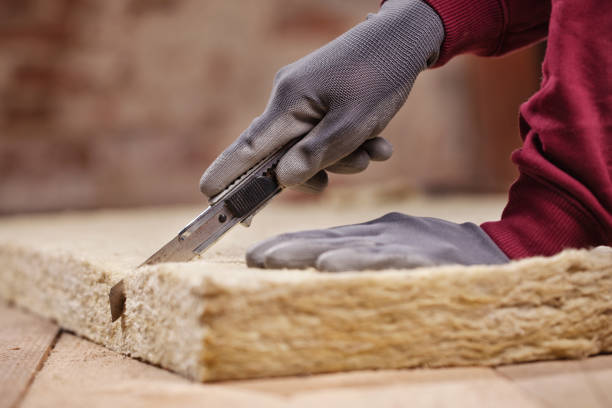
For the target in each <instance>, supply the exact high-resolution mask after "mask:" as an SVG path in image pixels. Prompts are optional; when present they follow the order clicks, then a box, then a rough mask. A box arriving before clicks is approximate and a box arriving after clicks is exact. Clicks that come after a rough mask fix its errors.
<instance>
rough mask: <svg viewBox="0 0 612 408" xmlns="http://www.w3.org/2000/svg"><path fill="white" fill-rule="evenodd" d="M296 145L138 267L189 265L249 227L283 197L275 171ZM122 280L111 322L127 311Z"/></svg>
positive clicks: (258, 168) (241, 181) (215, 200)
mask: <svg viewBox="0 0 612 408" xmlns="http://www.w3.org/2000/svg"><path fill="white" fill-rule="evenodd" d="M294 144H295V141H294V142H291V143H290V144H288V145H286V146H285V147H283V148H282V149H280V150H279V151H277V152H276V153H274V154H272V155H270V156H268V157H267V158H266V159H264V160H262V161H260V162H259V163H258V164H256V165H255V166H254V167H252V168H251V169H250V170H248V171H247V172H246V173H244V174H243V175H241V176H240V177H238V178H237V179H236V180H234V181H233V182H232V183H231V184H230V185H229V186H228V187H227V188H226V189H225V190H223V191H222V192H221V193H219V194H217V195H216V196H214V197H212V198H211V199H210V201H209V206H208V208H206V209H205V210H204V211H203V212H202V213H201V214H200V215H198V216H197V217H196V218H195V219H194V220H193V221H191V222H190V223H189V224H187V226H185V227H184V228H183V229H182V230H181V231H180V232H179V233H178V234H177V236H176V237H174V238H172V240H170V242H168V243H167V244H166V245H164V246H163V247H161V248H160V249H159V250H158V251H157V252H155V253H154V254H153V255H151V256H150V257H149V258H148V259H147V260H146V261H144V262H143V263H142V264H141V265H140V266H139V267H141V266H144V265H154V264H157V263H162V262H186V261H189V260H191V259H193V258H194V257H196V256H197V255H201V254H202V253H204V251H206V250H207V249H208V248H210V247H211V246H212V245H213V244H214V243H215V242H217V241H218V240H219V239H220V238H221V237H222V236H223V235H224V234H225V233H227V232H228V231H229V230H230V229H231V228H232V227H234V226H235V225H237V224H239V223H242V224H243V225H245V226H247V227H248V226H249V225H250V223H251V220H252V219H253V216H254V215H255V214H256V213H257V212H258V211H259V210H261V209H262V208H263V207H264V206H265V205H266V204H267V203H268V201H270V199H272V197H274V196H275V195H277V194H278V193H280V192H281V191H282V189H283V187H282V186H281V185H280V184H279V182H278V180H277V178H276V174H275V169H276V165H277V164H278V162H279V161H280V159H281V157H282V156H283V155H284V154H285V153H286V152H287V151H288V150H289V149H290V148H291V147H292V146H293V145H294ZM124 287H125V286H124V282H123V280H121V281H119V282H118V283H117V284H115V285H114V286H113V287H112V288H111V290H110V294H109V301H110V309H111V319H112V321H113V322H114V321H115V320H117V319H118V318H119V317H120V316H121V315H122V314H123V312H124V311H125V299H126V298H125V290H124Z"/></svg>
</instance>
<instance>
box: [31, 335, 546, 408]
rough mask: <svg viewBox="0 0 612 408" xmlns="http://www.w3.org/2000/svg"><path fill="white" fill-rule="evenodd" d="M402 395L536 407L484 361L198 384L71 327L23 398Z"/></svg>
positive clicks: (88, 401) (364, 402) (250, 400)
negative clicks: (476, 365) (80, 335)
mask: <svg viewBox="0 0 612 408" xmlns="http://www.w3.org/2000/svg"><path fill="white" fill-rule="evenodd" d="M406 401H411V404H413V405H414V406H421V407H438V406H450V405H452V406H456V407H473V406H481V405H485V406H486V405H490V406H493V405H494V406H497V407H516V406H521V407H534V408H535V407H540V406H539V405H538V404H536V403H534V402H533V401H531V400H529V398H527V397H525V395H523V394H522V393H521V392H520V390H518V388H516V387H515V386H514V385H513V384H512V383H510V382H509V381H507V380H505V379H503V378H501V377H499V376H497V375H496V374H495V373H494V372H493V370H491V369H486V368H467V369H448V370H415V371H408V370H404V371H382V372H373V371H372V372H361V373H344V374H333V375H322V376H313V377H294V378H286V379H271V380H259V381H248V382H246V381H239V382H233V383H230V382H228V383H218V384H196V383H192V382H189V381H187V380H185V379H183V378H181V377H179V376H177V375H174V374H172V373H170V372H168V371H165V370H162V369H159V368H156V367H154V366H151V365H147V364H144V363H142V362H139V361H136V360H132V359H129V358H127V357H124V356H122V355H120V354H117V353H115V352H112V351H110V350H107V349H105V348H103V347H101V346H98V345H96V344H94V343H91V342H88V341H86V340H83V339H80V338H78V337H75V336H72V335H69V334H63V335H62V337H61V338H60V340H59V341H58V343H57V345H56V347H55V348H54V350H53V352H52V353H51V355H50V356H49V358H48V359H47V362H46V363H45V366H44V368H43V370H41V372H40V373H39V374H38V375H37V376H36V379H35V381H34V383H33V384H32V386H31V388H30V390H29V392H28V394H27V395H26V398H25V399H24V401H23V405H22V406H23V407H24V408H30V407H42V406H62V407H82V406H85V405H86V406H88V407H98V406H113V405H114V406H130V407H140V406H142V407H144V406H153V407H156V406H164V405H168V404H171V405H172V406H177V407H181V406H195V405H199V406H206V405H208V406H224V407H226V406H229V407H241V406H245V407H259V406H262V407H264V406H265V407H281V406H282V407H284V406H291V407H310V406H313V405H315V404H317V405H333V406H344V405H347V406H348V405H350V406H356V407H371V406H374V405H375V406H377V407H385V406H398V405H401V404H403V403H405V402H406Z"/></svg>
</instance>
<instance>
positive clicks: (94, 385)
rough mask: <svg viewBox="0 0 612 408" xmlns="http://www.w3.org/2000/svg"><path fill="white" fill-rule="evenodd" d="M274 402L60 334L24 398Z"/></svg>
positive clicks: (71, 403)
mask: <svg viewBox="0 0 612 408" xmlns="http://www.w3.org/2000/svg"><path fill="white" fill-rule="evenodd" d="M277 404H278V401H277V400H276V399H274V398H272V397H268V396H266V395H264V394H258V393H255V392H249V391H244V390H232V389H226V387H224V386H219V385H215V384H211V385H207V386H203V385H201V384H196V383H192V382H190V381H188V380H186V379H184V378H182V377H179V376H178V375H176V374H172V373H170V372H168V371H165V370H162V369H160V368H157V367H154V366H151V365H148V364H145V363H142V362H140V361H137V360H133V359H131V358H129V357H125V356H123V355H121V354H118V353H115V352H113V351H110V350H108V349H106V348H104V347H102V346H99V345H97V344H94V343H92V342H89V341H87V340H84V339H81V338H79V337H76V336H73V335H71V334H66V333H63V334H62V335H61V337H60V339H59V340H58V342H57V344H56V346H55V347H54V349H53V352H52V353H51V354H50V355H49V358H48V359H47V361H46V362H45V365H44V367H43V369H42V370H41V371H40V372H39V373H38V375H37V376H36V378H35V380H34V382H33V383H32V385H31V387H30V389H29V390H28V393H27V395H26V396H25V398H24V400H23V403H22V405H21V407H22V408H30V407H56V406H58V407H63V408H68V407H79V408H82V407H88V408H95V407H109V406H110V407H112V406H116V407H124V406H125V407H127V406H129V407H131V408H136V407H160V406H172V407H194V406H212V407H216V406H220V407H221V406H222V407H230V408H231V407H242V406H250V407H260V406H261V407H272V408H274V407H275V406H276V405H277Z"/></svg>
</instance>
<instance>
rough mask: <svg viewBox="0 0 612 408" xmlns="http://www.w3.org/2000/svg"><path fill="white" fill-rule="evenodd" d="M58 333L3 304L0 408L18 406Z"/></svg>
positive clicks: (0, 310) (0, 315)
mask: <svg viewBox="0 0 612 408" xmlns="http://www.w3.org/2000/svg"><path fill="white" fill-rule="evenodd" d="M58 332H59V328H58V327H57V326H56V325H54V324H53V323H51V322H49V321H47V320H44V319H41V318H39V317H36V316H33V315H30V314H28V313H25V312H22V311H20V310H18V309H16V308H12V307H7V306H6V305H4V304H1V303H0V395H1V396H2V397H1V398H0V407H12V406H14V405H15V404H17V402H18V401H19V400H20V398H21V397H22V395H23V394H24V392H25V390H26V388H27V387H28V385H29V384H30V382H31V381H32V377H33V376H34V375H35V373H36V371H37V369H38V367H39V366H40V365H41V363H42V362H43V361H44V359H45V357H46V356H47V353H48V352H49V350H50V348H51V347H52V344H53V342H54V339H55V337H56V336H57V334H58Z"/></svg>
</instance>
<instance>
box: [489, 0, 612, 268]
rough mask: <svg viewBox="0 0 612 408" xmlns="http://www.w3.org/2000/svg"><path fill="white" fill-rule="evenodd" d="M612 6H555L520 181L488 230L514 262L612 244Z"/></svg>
mask: <svg viewBox="0 0 612 408" xmlns="http://www.w3.org/2000/svg"><path fill="white" fill-rule="evenodd" d="M611 50H612V2H610V1H602V0H580V1H579V2H577V1H569V0H552V11H551V17H550V28H549V33H548V45H547V50H546V56H545V58H544V63H543V65H542V71H543V72H542V84H541V87H540V90H539V91H538V92H537V93H536V94H535V95H533V96H532V97H531V98H530V99H529V101H527V102H526V103H524V104H523V105H522V106H521V116H520V129H521V136H522V138H523V140H524V141H525V143H524V145H523V147H522V148H521V149H519V150H517V151H515V152H514V154H513V155H512V160H513V161H514V162H515V163H516V164H517V165H518V167H519V171H520V177H519V179H518V180H517V181H516V183H515V184H514V185H513V186H512V188H511V190H510V197H509V201H508V205H507V206H506V209H505V210H504V213H503V214H502V219H501V220H500V221H497V222H490V223H486V224H483V225H482V227H483V229H484V230H485V231H486V232H487V233H488V234H489V235H490V236H491V238H492V239H493V240H494V241H495V242H496V243H497V244H498V246H500V247H501V249H502V250H503V251H504V252H506V254H508V256H510V257H511V258H521V257H526V256H532V255H551V254H554V253H556V252H559V251H561V250H562V249H564V248H568V247H571V248H584V247H591V246H596V245H611V244H612V70H611V69H610V67H612V52H610V51H611Z"/></svg>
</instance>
